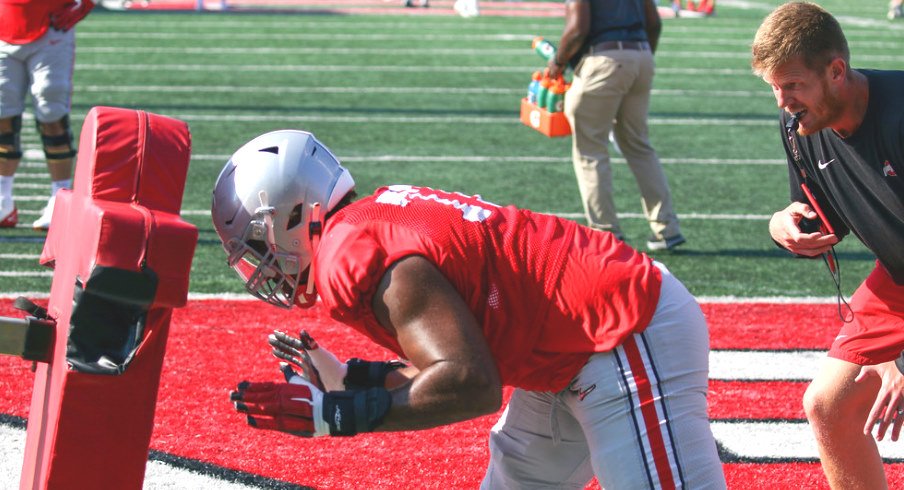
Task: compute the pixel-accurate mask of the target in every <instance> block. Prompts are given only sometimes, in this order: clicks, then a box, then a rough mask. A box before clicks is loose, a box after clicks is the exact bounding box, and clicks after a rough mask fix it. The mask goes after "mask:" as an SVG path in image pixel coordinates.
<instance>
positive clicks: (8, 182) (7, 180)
mask: <svg viewBox="0 0 904 490" xmlns="http://www.w3.org/2000/svg"><path fill="white" fill-rule="evenodd" d="M15 179H16V176H14V175H10V176H8V177H7V176H6V175H0V199H3V200H4V201H6V200H7V199H8V200H10V201H11V200H12V199H13V180H15Z"/></svg>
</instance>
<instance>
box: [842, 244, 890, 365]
mask: <svg viewBox="0 0 904 490" xmlns="http://www.w3.org/2000/svg"><path fill="white" fill-rule="evenodd" d="M851 309H852V310H853V311H854V320H853V321H852V322H850V323H845V324H844V326H842V327H841V331H840V332H838V337H836V338H835V341H834V342H832V347H831V348H830V349H829V357H834V358H835V359H841V360H842V361H848V362H852V363H854V364H859V365H861V366H864V365H868V364H880V363H883V362H887V361H892V360H895V359H897V358H898V356H900V355H901V352H902V351H904V286H900V285H898V284H895V282H894V281H892V279H891V276H890V275H889V274H888V271H886V270H885V268H884V267H882V266H881V265H880V264H879V263H878V262H877V263H876V268H875V269H873V272H872V273H870V275H869V276H868V277H867V278H866V280H865V281H863V284H861V285H860V287H859V288H857V291H855V292H854V296H852V297H851Z"/></svg>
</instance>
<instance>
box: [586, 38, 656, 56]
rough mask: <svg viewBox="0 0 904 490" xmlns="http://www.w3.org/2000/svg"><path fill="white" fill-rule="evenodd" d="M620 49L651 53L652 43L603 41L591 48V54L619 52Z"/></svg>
mask: <svg viewBox="0 0 904 490" xmlns="http://www.w3.org/2000/svg"><path fill="white" fill-rule="evenodd" d="M620 49H630V50H633V51H649V50H650V43H648V42H646V41H603V42H601V43H597V44H594V45H593V46H590V52H589V54H593V53H598V52H600V51H617V50H620Z"/></svg>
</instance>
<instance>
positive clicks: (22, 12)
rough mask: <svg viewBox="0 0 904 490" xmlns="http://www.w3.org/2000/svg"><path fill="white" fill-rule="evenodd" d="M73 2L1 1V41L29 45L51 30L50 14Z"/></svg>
mask: <svg viewBox="0 0 904 490" xmlns="http://www.w3.org/2000/svg"><path fill="white" fill-rule="evenodd" d="M67 3H72V0H0V19H2V21H0V41H4V42H7V43H9V44H28V43H30V42H32V41H34V40H36V39H38V38H40V37H41V36H43V35H44V33H45V32H47V29H48V28H50V14H51V12H55V11H56V10H57V9H59V8H60V7H62V6H63V5H66V4H67Z"/></svg>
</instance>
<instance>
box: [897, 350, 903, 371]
mask: <svg viewBox="0 0 904 490" xmlns="http://www.w3.org/2000/svg"><path fill="white" fill-rule="evenodd" d="M895 366H896V367H897V368H898V371H901V374H904V352H902V353H901V355H900V356H898V358H897V359H895Z"/></svg>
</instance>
